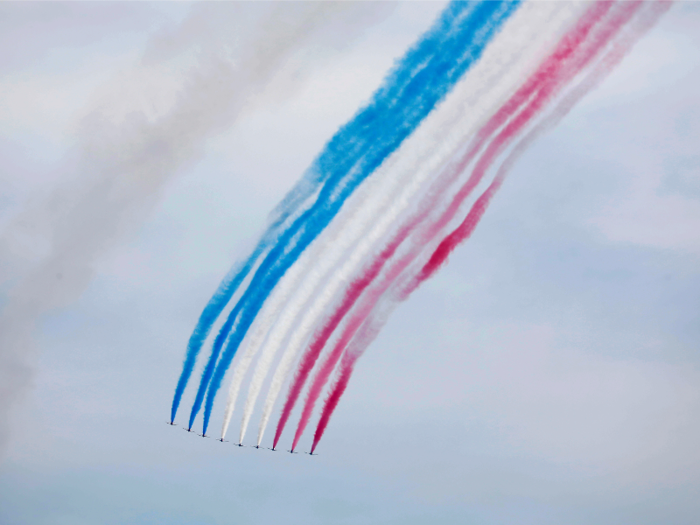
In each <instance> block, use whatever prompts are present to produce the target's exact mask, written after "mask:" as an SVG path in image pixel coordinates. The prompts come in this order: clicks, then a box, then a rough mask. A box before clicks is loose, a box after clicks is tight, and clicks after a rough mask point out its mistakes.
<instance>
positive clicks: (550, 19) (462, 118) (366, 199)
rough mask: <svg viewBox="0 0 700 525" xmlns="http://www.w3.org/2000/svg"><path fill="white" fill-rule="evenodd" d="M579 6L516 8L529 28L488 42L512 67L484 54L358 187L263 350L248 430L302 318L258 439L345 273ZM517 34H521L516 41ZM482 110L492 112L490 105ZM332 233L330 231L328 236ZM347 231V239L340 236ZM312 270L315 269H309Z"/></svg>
mask: <svg viewBox="0 0 700 525" xmlns="http://www.w3.org/2000/svg"><path fill="white" fill-rule="evenodd" d="M577 10H578V8H576V7H574V8H573V10H572V6H561V5H543V6H539V7H537V8H535V7H531V6H530V5H527V4H526V6H524V7H523V9H522V10H521V11H520V12H519V13H517V14H516V15H514V20H515V22H513V23H514V24H518V23H519V24H520V25H519V26H516V27H519V28H525V30H523V31H518V32H516V31H510V30H509V28H507V27H504V29H503V34H505V35H509V36H508V42H507V43H505V44H502V45H501V46H496V47H495V49H494V51H491V49H490V48H491V46H490V47H489V48H487V52H492V53H493V52H496V53H498V55H497V56H499V58H501V61H502V63H503V65H504V67H502V68H497V69H496V70H493V68H490V69H491V70H489V66H488V65H486V67H484V64H488V63H491V62H490V61H487V59H486V57H484V59H483V60H482V62H480V63H479V64H477V65H476V66H475V67H474V69H473V70H472V71H471V72H470V74H469V75H468V76H467V78H468V79H470V80H469V81H465V82H463V85H462V86H458V87H456V88H455V91H456V92H460V91H461V93H455V94H453V95H451V96H450V99H448V100H450V101H451V102H447V101H446V102H445V103H443V104H442V105H441V106H440V107H439V108H438V109H436V110H435V112H434V114H431V116H429V117H428V119H427V120H426V123H425V124H424V125H422V126H421V127H420V128H419V129H418V130H417V131H416V132H415V135H414V136H413V137H411V138H410V139H408V140H407V143H406V144H405V145H404V146H402V148H401V155H398V154H396V155H394V156H393V157H392V158H391V159H390V160H389V161H388V162H387V163H386V164H385V165H384V166H382V167H381V168H380V170H379V173H378V174H376V175H374V176H373V177H372V179H370V180H369V181H368V182H366V183H365V185H364V186H363V188H362V190H363V191H361V192H359V193H358V197H357V200H356V201H355V204H354V206H352V208H353V211H352V212H351V213H349V214H347V215H343V216H339V217H338V219H337V221H338V222H340V223H341V225H342V226H343V227H344V228H346V227H347V226H346V225H348V224H350V228H351V230H350V231H343V232H342V234H338V233H335V232H334V233H333V234H332V235H331V232H330V231H329V233H328V237H326V238H332V239H334V241H333V243H322V244H324V248H325V250H326V252H330V254H327V253H323V255H318V254H315V255H314V256H313V257H312V258H311V259H310V260H311V262H313V263H314V265H313V269H314V270H319V269H320V267H323V274H322V275H319V274H321V271H319V272H318V273H319V274H314V275H309V276H308V277H307V279H306V280H305V282H304V284H303V285H302V286H301V287H300V290H303V293H297V294H295V295H294V300H293V301H292V302H291V303H290V304H288V305H287V306H286V308H285V312H284V313H283V316H282V318H281V319H280V320H279V321H278V322H277V323H276V324H275V331H274V332H273V334H274V336H273V334H271V335H270V337H269V338H268V343H267V344H266V347H265V349H264V350H263V357H264V358H263V357H261V361H260V363H259V364H258V367H257V368H256V373H255V375H254V377H253V381H252V382H251V387H250V393H249V398H248V400H247V402H246V409H245V413H244V419H243V425H242V429H241V435H243V434H244V433H245V430H246V427H247V424H248V421H249V418H250V415H251V414H252V409H253V407H254V402H255V398H256V396H257V394H258V392H259V389H260V387H261V385H262V381H263V380H264V378H265V376H266V374H267V370H268V368H269V366H270V363H271V361H272V358H273V357H274V354H275V352H276V350H277V348H278V347H279V345H280V344H281V342H282V341H283V340H284V338H285V337H286V334H287V332H288V330H289V328H290V327H291V326H292V325H294V326H296V329H295V331H294V333H293V334H292V336H291V338H290V341H289V343H288V344H287V345H286V349H285V352H284V354H283V356H282V360H281V361H280V364H279V365H278V367H277V370H276V372H275V375H274V377H273V380H272V384H271V387H270V392H269V394H268V397H267V399H266V402H265V407H264V409H263V418H262V421H261V426H260V431H259V436H258V443H259V442H260V440H261V438H262V434H263V432H264V429H265V426H266V424H267V422H268V420H269V417H270V414H271V410H272V407H273V405H274V402H275V400H276V397H277V395H278V394H279V391H280V389H281V387H282V384H283V383H284V381H285V379H286V377H287V376H288V374H289V372H290V369H291V366H292V364H293V362H294V359H295V358H296V354H297V353H298V351H299V350H300V349H301V346H302V345H303V344H304V342H305V340H306V339H307V338H308V336H309V335H310V333H311V331H312V330H313V329H314V327H315V324H316V322H317V320H318V317H319V316H320V315H321V314H322V313H323V312H324V311H325V309H326V308H327V306H328V305H329V303H330V302H331V301H332V299H333V297H334V296H335V294H336V292H337V291H338V290H339V289H340V287H341V286H342V285H343V284H345V280H346V279H347V278H348V277H349V276H351V275H353V273H354V272H355V271H356V269H357V268H358V267H359V265H360V264H361V263H362V260H363V259H364V258H365V257H366V256H367V255H368V254H369V253H370V251H371V250H372V248H373V247H374V246H376V243H377V241H378V240H379V239H381V238H382V237H383V236H384V235H385V234H386V232H388V231H389V229H390V228H391V226H392V224H393V223H394V221H395V219H396V218H397V217H398V216H399V214H401V213H402V212H404V211H405V210H406V209H407V208H408V207H409V206H410V202H411V199H412V198H413V197H414V195H415V194H416V193H417V192H418V191H419V190H420V189H421V187H422V184H423V183H424V182H425V181H426V179H427V177H428V176H429V175H430V174H432V173H433V172H434V170H435V169H436V168H437V167H439V166H440V165H441V163H443V162H444V160H445V159H446V158H448V157H449V156H451V154H452V152H453V150H454V147H455V146H456V144H455V142H456V143H457V144H459V140H460V139H461V138H462V137H463V136H464V135H465V134H469V133H471V132H472V130H473V129H474V125H475V122H479V121H480V120H482V119H483V115H479V114H477V115H475V112H474V111H470V108H472V107H474V106H475V105H477V104H478V107H480V108H483V107H484V103H486V102H489V100H485V96H484V94H485V93H486V99H488V97H489V96H490V97H491V100H494V101H498V100H500V99H501V98H503V96H505V94H506V93H508V91H507V89H508V88H506V89H501V90H497V89H496V90H492V89H491V86H492V83H493V82H495V83H496V84H498V85H500V84H499V82H501V80H500V79H499V78H498V77H499V76H502V75H503V74H504V72H505V71H508V73H509V74H510V75H511V78H512V79H513V81H514V82H517V79H518V78H519V76H518V75H519V73H520V72H521V71H520V70H519V69H518V67H517V65H519V64H520V65H521V68H522V67H524V66H525V65H526V63H527V61H523V60H522V54H523V53H524V52H525V50H526V49H527V50H529V51H530V52H532V51H533V49H537V48H538V45H539V47H542V44H543V39H547V36H544V35H543V34H542V32H540V33H537V31H536V30H535V29H534V28H536V27H538V24H547V28H548V31H549V33H548V37H549V38H553V37H555V36H556V32H551V31H552V27H558V26H559V25H562V24H564V23H566V21H567V20H569V19H570V17H571V16H572V15H574V14H575V13H576V12H577ZM535 22H536V23H535ZM539 27H541V26H539ZM510 35H514V36H515V35H517V37H515V41H514V40H513V37H511V36H510ZM518 37H519V38H518ZM538 37H539V38H538ZM497 42H498V39H496V41H494V42H493V43H492V46H494V45H496V43H497ZM503 48H504V49H503ZM513 50H516V51H515V53H513ZM494 77H495V78H494ZM465 91H466V93H465ZM455 106H456V107H455ZM481 113H484V112H483V111H482V112H481ZM455 120H457V122H456V123H455V122H454V121H455ZM455 126H457V127H459V128H460V129H461V130H462V132H461V133H458V132H457V133H456V132H455V129H454V128H455ZM450 139H451V140H450ZM433 146H435V147H433ZM429 156H432V158H427V157H429ZM397 157H399V158H401V160H403V165H401V163H400V162H397V161H396V159H397ZM415 166H420V170H419V171H417V170H416V168H415ZM381 185H384V189H378V188H375V187H374V186H379V188H381ZM387 210H389V211H387ZM358 216H359V217H358ZM370 226H372V227H373V228H372V230H371V232H369V233H367V228H368V227H370ZM331 231H332V229H331ZM325 235H326V234H325V233H324V237H325ZM341 239H342V241H343V242H340V241H341ZM351 242H352V243H353V244H355V246H354V248H353V250H352V251H351V252H348V253H349V257H348V258H347V259H346V260H345V262H344V264H343V266H342V267H341V268H340V269H335V267H334V266H333V265H334V264H335V261H337V260H338V259H339V258H340V257H341V256H342V255H343V254H344V253H345V250H346V247H347V245H348V244H349V243H351ZM333 254H334V255H333ZM326 257H328V260H326ZM331 269H332V270H333V274H332V276H331V277H330V278H329V281H328V283H326V285H325V288H324V290H323V292H322V293H321V294H318V295H317V296H316V297H315V302H314V303H313V305H312V306H311V307H308V305H307V302H308V300H309V299H310V298H311V297H312V296H313V293H314V291H315V290H316V288H317V287H318V286H319V285H320V283H321V282H322V281H323V279H324V277H325V274H326V273H328V270H331ZM299 273H301V272H299ZM305 273H308V270H306V272H305ZM298 312H305V313H304V317H303V320H302V321H301V322H300V323H294V321H295V320H296V317H297V316H298V315H299V314H298ZM229 408H230V407H229Z"/></svg>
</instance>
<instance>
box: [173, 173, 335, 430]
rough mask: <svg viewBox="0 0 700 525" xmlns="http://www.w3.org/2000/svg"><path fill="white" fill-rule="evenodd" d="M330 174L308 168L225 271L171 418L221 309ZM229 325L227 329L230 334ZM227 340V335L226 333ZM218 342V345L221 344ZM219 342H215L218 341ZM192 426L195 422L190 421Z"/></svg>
mask: <svg viewBox="0 0 700 525" xmlns="http://www.w3.org/2000/svg"><path fill="white" fill-rule="evenodd" d="M324 175H327V174H325V173H319V172H317V171H314V170H312V169H311V170H308V171H307V172H306V174H305V175H304V177H303V178H302V179H301V180H300V181H299V182H298V183H297V184H296V185H295V186H294V188H292V189H291V190H290V191H289V192H288V193H287V195H286V196H285V197H284V199H283V200H282V202H280V203H279V204H278V205H277V207H276V208H275V209H274V210H273V211H272V213H270V217H269V226H268V227H267V230H266V232H265V233H264V235H263V237H262V239H261V240H260V241H259V242H258V245H257V246H256V247H255V249H254V250H253V253H252V254H251V255H250V256H249V257H248V259H247V260H245V261H244V262H242V263H237V264H236V265H234V267H233V268H232V269H231V270H230V271H229V272H228V274H226V277H224V279H223V280H222V281H221V283H220V284H219V286H218V288H217V289H216V291H215V292H214V295H213V296H212V298H211V299H210V300H209V302H208V303H207V305H206V306H205V307H204V311H203V312H202V314H201V315H200V316H199V320H198V321H197V325H196V326H195V328H194V330H193V331H192V335H191V336H190V340H189V341H188V343H187V350H186V352H185V360H184V362H183V365H182V372H181V373H180V377H179V379H178V381H177V386H176V387H175V395H174V396H173V404H172V407H171V409H170V421H171V422H173V421H175V416H176V415H177V410H178V408H179V407H180V401H181V400H182V394H183V393H184V392H185V387H186V386H187V383H188V382H189V380H190V377H191V376H192V371H193V370H194V365H195V363H196V361H197V356H198V355H199V352H200V350H201V349H202V346H203V345H204V341H205V340H206V339H207V337H208V336H209V333H210V332H211V329H212V326H213V325H214V323H215V322H216V320H217V319H218V318H219V316H220V315H221V312H222V311H223V310H224V308H226V305H227V304H228V303H229V301H230V300H231V297H233V294H235V293H236V290H237V289H238V287H239V286H240V285H241V283H242V282H243V281H244V280H245V278H246V276H247V275H248V273H249V272H250V270H251V268H253V267H254V266H255V263H256V262H257V260H258V259H259V257H260V256H261V255H262V254H263V253H265V251H266V250H267V249H268V248H269V247H270V246H271V245H272V244H273V243H274V241H275V240H276V239H277V237H278V236H279V232H280V230H281V228H282V226H283V225H284V223H285V222H286V221H287V220H288V219H289V218H290V217H292V216H293V215H295V214H296V213H298V211H299V209H300V208H301V207H302V205H303V204H304V203H305V202H306V201H307V200H308V199H309V197H311V196H312V195H313V194H314V193H315V192H316V191H317V189H318V187H319V186H320V185H321V184H322V183H323V181H324V179H323V176H324ZM224 326H226V325H224ZM228 330H230V326H229V328H228V329H227V330H226V334H227V333H228ZM224 339H225V335H224ZM221 344H223V341H221ZM221 344H220V345H219V347H220V346H221ZM215 345H216V342H215ZM189 426H190V428H191V426H192V424H191V423H190V425H189Z"/></svg>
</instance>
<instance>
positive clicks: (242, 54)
mask: <svg viewBox="0 0 700 525" xmlns="http://www.w3.org/2000/svg"><path fill="white" fill-rule="evenodd" d="M386 11H387V9H386V8H385V7H383V6H379V5H375V4H353V3H308V4H297V3H279V4H265V5H261V4H257V5H255V4H248V3H233V4H199V5H196V6H195V7H194V8H193V10H192V12H191V14H190V15H189V16H188V17H187V18H186V19H185V20H184V21H183V22H182V23H181V24H180V26H179V27H178V28H177V29H176V30H175V31H172V32H170V33H159V34H157V35H156V36H154V37H152V38H151V40H150V41H149V44H148V46H147V48H146V52H145V54H144V56H143V57H142V60H141V62H140V63H139V64H138V65H136V66H134V67H133V69H132V70H130V71H127V72H124V73H122V74H120V75H118V76H117V77H116V78H115V79H112V81H111V82H109V83H108V84H106V85H105V86H104V87H103V88H101V89H100V90H98V92H97V93H96V95H95V97H93V98H95V99H96V103H95V104H94V105H92V106H91V107H90V108H89V109H88V110H87V111H86V116H85V117H84V118H83V120H82V122H81V124H80V126H79V137H78V143H79V151H78V154H79V157H80V163H79V169H78V173H77V175H76V176H75V178H74V180H72V181H71V182H70V183H66V184H63V185H62V186H60V187H58V188H57V189H56V190H55V192H54V193H53V194H52V195H50V197H49V199H48V202H47V203H41V204H40V205H38V206H37V205H34V206H32V207H30V208H28V209H27V210H25V211H24V212H23V213H21V214H20V215H19V216H18V218H17V219H16V220H15V221H14V222H13V223H11V224H10V225H9V226H8V227H7V228H6V230H5V231H4V232H3V238H2V245H0V248H1V249H2V252H3V258H4V255H5V254H6V253H7V254H11V253H12V252H13V251H14V250H13V247H14V246H16V245H17V243H18V242H21V241H18V239H20V238H26V237H27V236H28V231H31V235H29V237H30V238H31V239H32V240H33V242H34V243H35V244H41V245H43V246H47V247H48V249H46V250H45V252H44V253H43V254H42V255H41V256H40V257H39V261H38V262H36V263H35V264H34V265H33V267H32V268H30V270H28V271H27V272H25V275H24V278H23V279H22V280H20V281H19V283H18V284H17V285H16V286H15V287H14V288H13V289H12V290H11V292H10V293H9V295H8V300H7V302H6V304H5V305H4V309H3V311H2V315H1V316H0V450H2V449H3V448H4V445H5V443H6V439H7V434H8V429H9V423H8V413H9V409H10V406H11V405H13V404H14V403H16V401H17V399H18V398H19V397H20V395H21V393H22V392H23V391H24V390H25V389H26V388H27V385H28V384H29V381H30V378H31V367H30V366H29V365H28V364H27V359H28V356H29V355H31V353H32V338H31V334H32V333H33V331H34V330H35V324H36V321H37V319H38V318H39V317H40V316H41V315H42V314H43V313H44V312H47V311H49V310H51V309H55V308H61V307H64V306H66V305H68V304H71V303H72V302H74V301H75V300H76V299H77V298H78V297H79V296H80V294H81V293H82V292H83V290H84V289H85V288H86V287H87V285H88V283H89V282H90V280H91V279H92V276H93V275H94V272H95V269H94V265H95V264H96V262H97V261H98V260H99V258H100V256H102V255H103V254H104V253H105V252H106V251H108V250H109V249H110V248H111V247H113V246H115V245H116V244H118V243H119V242H121V241H122V240H124V239H125V238H127V237H128V236H129V235H132V234H133V233H134V232H135V231H136V230H137V228H138V226H139V224H140V223H141V222H142V221H143V220H144V219H145V217H146V216H147V215H148V213H149V211H150V210H151V209H152V208H153V206H154V204H155V203H156V202H157V200H158V197H159V195H160V193H161V192H162V190H163V188H164V186H165V185H166V184H167V183H168V181H169V180H170V179H171V178H172V177H173V176H174V175H175V174H177V173H178V172H179V171H180V170H182V169H183V168H184V167H186V166H188V165H191V164H192V163H194V162H195V161H196V160H197V159H198V158H199V157H200V156H201V155H202V153H203V146H204V143H205V141H206V140H207V139H208V138H209V137H211V136H213V135H215V134H216V133H218V132H220V131H222V130H224V129H226V128H228V127H229V126H230V125H231V123H232V122H233V121H234V120H235V119H236V117H237V116H238V115H239V114H240V112H241V111H243V110H244V109H245V108H246V103H247V101H249V100H250V99H251V97H253V96H258V95H259V93H260V91H261V90H262V89H263V88H264V87H265V86H266V85H267V84H268V83H269V82H270V81H271V80H272V79H273V78H274V77H276V76H277V75H278V73H279V72H280V70H284V71H286V76H285V77H284V78H280V79H277V80H279V82H281V83H285V89H278V90H277V91H276V95H275V96H277V97H279V96H281V93H284V92H288V91H290V90H289V88H293V89H298V86H299V84H300V83H302V82H303V81H304V79H305V78H306V76H305V75H303V74H302V75H299V74H297V73H299V71H293V70H285V69H284V66H285V64H286V63H288V60H289V59H290V58H292V57H299V56H301V59H303V56H302V55H296V54H295V53H297V52H300V51H303V50H304V48H305V47H306V48H311V49H318V48H321V49H324V48H329V47H330V48H333V47H338V46H341V45H344V43H345V42H346V41H349V40H352V38H353V37H354V36H357V35H358V34H359V33H360V30H362V29H364V28H365V27H366V24H367V21H368V19H376V18H377V17H378V16H382V15H383V14H384V13H386ZM348 20H349V21H350V22H348ZM329 25H331V26H333V27H335V29H336V30H335V31H328V26H329ZM317 29H319V30H317ZM309 55H311V53H309ZM311 58H313V59H314V60H317V58H318V57H317V56H313V57H311ZM314 60H311V61H310V62H309V65H310V66H315V64H316V62H314ZM322 63H323V62H322ZM307 68H308V66H307ZM173 71H174V72H175V73H173ZM301 73H304V71H301ZM154 86H155V89H154ZM273 91H274V90H273ZM27 224H29V225H30V226H29V227H27V226H26V225H27ZM37 232H38V233H37Z"/></svg>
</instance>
